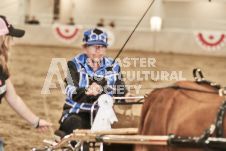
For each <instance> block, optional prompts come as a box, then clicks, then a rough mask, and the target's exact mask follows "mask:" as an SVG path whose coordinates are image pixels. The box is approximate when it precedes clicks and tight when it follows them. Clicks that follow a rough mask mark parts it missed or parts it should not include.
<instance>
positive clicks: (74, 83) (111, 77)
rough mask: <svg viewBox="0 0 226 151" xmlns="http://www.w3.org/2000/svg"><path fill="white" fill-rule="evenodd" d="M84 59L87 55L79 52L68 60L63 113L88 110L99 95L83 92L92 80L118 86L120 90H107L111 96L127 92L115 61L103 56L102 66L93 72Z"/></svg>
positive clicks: (109, 85) (105, 85)
mask: <svg viewBox="0 0 226 151" xmlns="http://www.w3.org/2000/svg"><path fill="white" fill-rule="evenodd" d="M86 61H87V56H86V55H85V54H81V55H78V56H76V57H75V58H73V59H72V60H70V61H69V62H68V75H67V78H66V79H65V82H66V85H67V86H66V102H65V105H64V113H63V115H64V114H68V113H79V112H81V111H85V110H90V107H91V104H92V103H93V102H94V101H95V100H96V99H97V98H98V97H99V96H87V95H86V94H85V92H86V88H88V86H89V85H91V84H92V82H97V83H98V84H99V85H101V86H103V87H110V88H112V87H117V86H120V92H119V91H118V90H114V89H113V90H112V89H110V90H108V91H107V94H109V95H111V96H113V95H114V96H124V95H125V94H126V93H127V92H128V90H127V89H126V88H125V82H124V81H123V80H121V78H122V75H121V73H120V66H119V64H118V63H117V62H115V63H114V65H112V62H113V60H112V59H110V58H108V57H104V58H103V61H102V66H101V67H100V68H99V69H98V70H97V71H95V72H94V71H93V69H92V68H91V67H90V66H89V65H88V64H87V62H86ZM119 77H121V78H119ZM105 92H106V90H105Z"/></svg>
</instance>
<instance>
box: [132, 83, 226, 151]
mask: <svg viewBox="0 0 226 151" xmlns="http://www.w3.org/2000/svg"><path fill="white" fill-rule="evenodd" d="M175 85H178V86H180V87H186V88H190V89H196V90H201V91H211V92H216V94H214V93H204V92H197V91H189V90H185V89H174V88H163V89H155V90H153V91H152V92H151V93H150V94H149V95H148V96H147V98H146V99H145V102H144V104H143V107H142V112H141V117H140V122H139V126H138V134H139V135H161V136H162V135H168V134H175V135H177V136H184V137H188V136H191V137H200V136H201V135H202V134H203V133H204V131H205V129H206V128H209V127H210V125H211V124H214V122H215V119H216V116H217V113H218V109H219V107H220V106H221V104H222V102H223V100H224V98H223V97H220V96H219V95H218V94H217V92H218V89H217V88H214V87H212V86H210V85H207V84H198V83H196V82H192V81H179V82H176V83H175ZM224 121H226V120H224ZM225 124H226V123H225V122H224V125H225ZM135 150H136V151H169V150H170V151H172V150H175V151H179V150H180V151H190V150H192V151H194V150H198V151H200V150H204V149H194V148H180V147H167V146H151V145H136V146H135Z"/></svg>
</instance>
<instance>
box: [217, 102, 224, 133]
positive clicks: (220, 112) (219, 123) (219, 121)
mask: <svg viewBox="0 0 226 151" xmlns="http://www.w3.org/2000/svg"><path fill="white" fill-rule="evenodd" d="M225 111H226V100H224V101H223V103H222V105H221V106H220V108H219V109H218V113H217V117H216V120H215V126H216V136H217V137H224V116H225Z"/></svg>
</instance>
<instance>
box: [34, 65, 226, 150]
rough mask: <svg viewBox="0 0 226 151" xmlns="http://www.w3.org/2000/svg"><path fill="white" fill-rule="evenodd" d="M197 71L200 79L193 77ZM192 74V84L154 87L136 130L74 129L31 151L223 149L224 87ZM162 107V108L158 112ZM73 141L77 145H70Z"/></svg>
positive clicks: (103, 101) (185, 82)
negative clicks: (119, 146) (112, 147)
mask: <svg viewBox="0 0 226 151" xmlns="http://www.w3.org/2000/svg"><path fill="white" fill-rule="evenodd" d="M197 71H198V73H199V76H200V78H198V77H197V76H196V72H197ZM193 73H194V77H195V79H196V81H195V82H193V81H183V82H177V83H176V85H175V84H174V85H171V86H167V87H164V88H163V87H161V88H155V90H154V91H152V92H151V93H150V94H149V95H148V96H147V97H146V98H145V101H144V104H143V108H142V113H141V119H140V122H139V126H138V128H119V129H107V130H92V129H91V130H74V131H73V134H70V135H67V136H65V137H63V138H62V139H61V140H59V141H58V142H53V141H47V140H45V142H46V143H48V146H47V147H45V148H41V149H33V151H38V150H48V151H52V150H57V149H68V150H79V149H80V150H83V142H90V143H93V144H94V145H93V147H95V143H98V144H99V147H100V149H99V150H100V151H103V150H105V147H104V144H109V143H110V144H122V145H124V144H132V146H133V147H132V148H127V149H124V150H137V151H140V150H143V149H144V150H151V149H153V148H152V147H151V146H161V147H162V146H165V147H166V150H167V147H176V148H184V147H187V148H191V149H193V148H202V149H204V150H209V149H214V150H226V138H224V136H225V133H226V132H224V127H225V123H226V120H225V118H226V117H225V112H226V100H225V96H226V88H225V87H221V86H220V85H216V84H215V83H212V82H209V81H206V80H205V79H204V77H203V75H202V73H201V71H200V70H199V69H195V70H194V72H193ZM185 85H186V87H185ZM159 96H161V97H159ZM165 96H166V99H164V98H165ZM98 100H99V99H98ZM101 101H102V104H103V103H110V104H111V103H112V102H109V100H106V99H103V100H101ZM101 101H99V102H101ZM99 102H98V103H99ZM178 104H179V105H178ZM94 105H95V104H94ZM112 105H113V104H112ZM163 106H164V107H165V108H164V110H161V109H162V108H163ZM168 106H169V107H168ZM100 107H101V106H100ZM108 109H109V108H108ZM99 110H100V108H99ZM92 112H93V111H91V116H93V113H92ZM98 112H99V111H98ZM97 115H98V114H97ZM164 115H165V116H166V117H164ZM175 117H176V118H175ZM96 118H97V116H96ZM95 120H96V119H95ZM167 122H168V123H167ZM181 123H182V124H181ZM94 124H95V121H94ZM91 125H92V121H91ZM191 126H193V127H191ZM72 141H76V142H77V144H76V145H75V146H72V145H71V142H72ZM94 150H95V148H94ZM107 150H108V149H107ZM116 150H117V149H116ZM154 150H155V151H156V149H154ZM182 150H183V149H182Z"/></svg>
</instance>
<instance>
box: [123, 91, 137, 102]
mask: <svg viewBox="0 0 226 151" xmlns="http://www.w3.org/2000/svg"><path fill="white" fill-rule="evenodd" d="M132 96H134V95H133V94H130V93H126V95H125V97H132ZM125 101H126V102H135V99H125Z"/></svg>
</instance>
